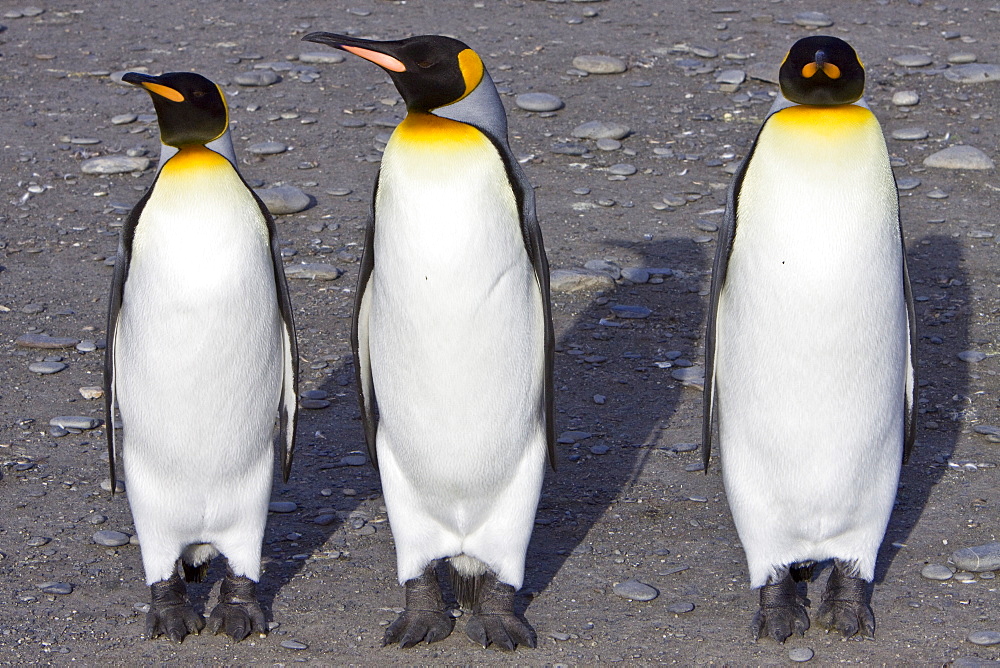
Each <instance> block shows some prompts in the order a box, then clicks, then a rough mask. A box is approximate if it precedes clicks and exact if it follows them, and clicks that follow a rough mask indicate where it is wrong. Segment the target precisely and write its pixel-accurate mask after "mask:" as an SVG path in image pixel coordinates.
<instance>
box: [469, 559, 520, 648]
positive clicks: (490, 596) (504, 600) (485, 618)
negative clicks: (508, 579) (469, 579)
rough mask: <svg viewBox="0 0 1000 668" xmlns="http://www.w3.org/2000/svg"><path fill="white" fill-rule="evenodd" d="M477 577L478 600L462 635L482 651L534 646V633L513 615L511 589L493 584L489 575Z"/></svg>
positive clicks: (512, 589)
mask: <svg viewBox="0 0 1000 668" xmlns="http://www.w3.org/2000/svg"><path fill="white" fill-rule="evenodd" d="M479 577H481V578H482V581H481V582H480V584H479V587H478V590H477V594H478V596H477V598H478V600H477V601H476V602H475V604H474V605H473V608H472V617H470V618H469V622H468V623H467V624H466V626H465V634H466V635H467V636H469V637H470V638H471V639H472V640H473V641H475V642H477V643H479V644H480V645H482V646H483V647H484V648H486V647H489V646H490V645H496V646H497V647H499V648H500V649H503V650H506V651H508V652H512V651H514V650H515V649H516V648H517V646H518V645H525V646H527V647H531V648H534V647H535V645H536V644H537V638H536V636H535V630H534V629H533V628H531V626H530V625H529V624H528V622H527V621H525V620H524V619H523V618H521V617H518V616H517V613H515V612H514V596H515V593H516V591H515V589H514V588H513V587H512V586H510V585H509V584H505V583H503V582H500V581H499V580H497V578H496V576H495V575H494V574H493V573H490V572H487V573H485V574H484V575H482V576H479Z"/></svg>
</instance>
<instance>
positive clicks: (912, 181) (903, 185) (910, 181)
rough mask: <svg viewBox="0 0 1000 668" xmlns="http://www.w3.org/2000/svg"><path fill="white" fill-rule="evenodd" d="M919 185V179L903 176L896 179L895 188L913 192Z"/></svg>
mask: <svg viewBox="0 0 1000 668" xmlns="http://www.w3.org/2000/svg"><path fill="white" fill-rule="evenodd" d="M919 185H920V179H918V178H915V177H911V176H904V177H902V178H898V179H896V187H897V188H899V189H900V190H913V189H914V188H916V187H917V186H919Z"/></svg>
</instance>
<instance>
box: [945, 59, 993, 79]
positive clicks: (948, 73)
mask: <svg viewBox="0 0 1000 668" xmlns="http://www.w3.org/2000/svg"><path fill="white" fill-rule="evenodd" d="M944 78H945V79H947V80H948V81H954V82H955V83H987V82H990V81H1000V65H990V64H987V63H971V64H969V65H956V66H954V67H949V68H948V69H946V70H945V71H944Z"/></svg>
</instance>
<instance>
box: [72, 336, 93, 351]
mask: <svg viewBox="0 0 1000 668" xmlns="http://www.w3.org/2000/svg"><path fill="white" fill-rule="evenodd" d="M76 349H77V350H78V351H79V352H81V353H92V352H94V351H95V350H97V342H96V341H90V340H87V339H85V340H83V341H80V343H78V344H76Z"/></svg>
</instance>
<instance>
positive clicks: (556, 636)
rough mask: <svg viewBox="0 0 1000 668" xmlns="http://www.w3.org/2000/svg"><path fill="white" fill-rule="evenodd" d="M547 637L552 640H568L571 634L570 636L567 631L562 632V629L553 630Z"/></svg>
mask: <svg viewBox="0 0 1000 668" xmlns="http://www.w3.org/2000/svg"><path fill="white" fill-rule="evenodd" d="M549 637H550V638H552V639H553V640H560V641H563V640H569V639H570V638H572V637H573V636H571V635H570V634H568V633H563V632H562V631H553V632H552V633H550V634H549Z"/></svg>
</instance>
